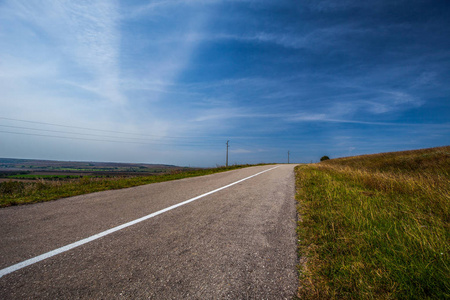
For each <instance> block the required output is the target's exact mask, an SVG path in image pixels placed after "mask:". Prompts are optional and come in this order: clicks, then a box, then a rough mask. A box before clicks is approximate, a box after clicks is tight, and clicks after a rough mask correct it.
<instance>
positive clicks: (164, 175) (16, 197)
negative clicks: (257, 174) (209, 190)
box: [0, 159, 248, 207]
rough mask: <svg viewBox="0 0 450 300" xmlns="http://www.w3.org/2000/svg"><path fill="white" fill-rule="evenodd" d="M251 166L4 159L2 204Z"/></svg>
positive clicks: (0, 186)
mask: <svg viewBox="0 0 450 300" xmlns="http://www.w3.org/2000/svg"><path fill="white" fill-rule="evenodd" d="M22 166H25V167H22ZM247 166H248V165H234V166H230V167H217V168H210V169H199V168H186V167H176V166H166V165H145V164H116V163H83V162H80V163H78V162H74V163H70V162H51V161H31V160H26V161H25V160H11V159H0V170H1V171H0V174H1V176H3V178H2V182H0V207H5V206H11V205H21V204H29V203H36V202H43V201H50V200H56V199H60V198H64V197H70V196H76V195H81V194H87V193H93V192H98V191H105V190H112V189H121V188H127V187H133V186H138V185H143V184H149V183H156V182H163V181H169V180H176V179H181V178H186V177H194V176H202V175H208V174H212V173H217V172H223V171H228V170H233V169H238V168H243V167H247Z"/></svg>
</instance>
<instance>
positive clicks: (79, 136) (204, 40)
mask: <svg viewBox="0 0 450 300" xmlns="http://www.w3.org/2000/svg"><path fill="white" fill-rule="evenodd" d="M449 16H450V3H449V2H448V1H446V0H444V1H433V0H428V1H416V0H409V1H401V0H399V1H383V0H378V1H346V0H342V1H326V0H325V1H284V0H276V1H275V0H271V1H269V0H260V1H251V0H229V1H220V0H197V1H195V0H191V1H187V0H178V1H177V0H174V1H106V0H100V1H68V0H67V1H56V0H54V1H51V0H48V1H34V0H23V1H20V0H11V1H8V0H5V1H0V41H1V42H0V157H14V158H36V159H58V160H84V161H116V162H146V163H166V164H175V165H183V166H215V165H223V164H224V163H225V151H226V141H227V140H230V148H229V151H230V153H229V162H230V163H260V162H267V163H269V162H287V151H290V159H291V162H298V163H300V162H310V161H317V160H318V159H319V158H320V157H321V156H323V155H328V156H330V157H332V158H333V157H342V156H351V155H359V154H369V153H377V152H387V151H398V150H408V149H417V148H426V147H435V146H443V145H449V144H450V122H449V116H450V84H449V82H450V38H449V37H450V18H449Z"/></svg>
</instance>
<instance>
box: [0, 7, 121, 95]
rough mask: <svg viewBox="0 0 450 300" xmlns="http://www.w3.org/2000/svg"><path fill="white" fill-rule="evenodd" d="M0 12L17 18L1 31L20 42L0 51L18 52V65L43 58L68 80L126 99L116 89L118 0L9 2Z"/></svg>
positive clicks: (118, 40)
mask: <svg viewBox="0 0 450 300" xmlns="http://www.w3.org/2000/svg"><path fill="white" fill-rule="evenodd" d="M1 12H2V15H7V18H11V19H14V20H15V22H16V24H15V26H16V28H14V29H13V30H12V31H10V32H5V31H3V32H2V36H3V37H4V38H6V39H7V40H9V41H17V43H12V44H10V45H9V46H7V47H2V48H1V49H0V51H1V52H2V55H11V56H14V57H17V59H16V63H21V65H19V66H17V67H18V68H20V69H26V68H27V66H30V67H31V66H33V64H36V63H39V59H41V60H42V61H44V63H45V65H47V64H52V63H53V64H54V65H56V70H57V74H53V75H55V77H60V78H65V81H66V83H70V84H71V85H72V86H76V87H77V88H80V89H84V90H87V91H89V92H92V93H94V94H96V95H97V96H100V97H102V98H103V99H104V100H106V101H110V102H112V103H124V102H125V98H124V96H123V94H122V93H121V91H120V90H119V88H118V87H119V81H120V70H119V48H120V32H119V30H118V28H117V26H118V24H117V21H118V2H116V1H103V0H98V1H92V2H79V1H76V2H71V1H64V2H61V1H45V2H36V1H7V2H5V3H4V4H3V5H2V6H1ZM20 39H27V41H25V40H20ZM24 42H28V44H27V45H28V47H25V46H24V44H23V43H24ZM30 42H31V43H30ZM43 75H45V74H43ZM86 75H88V76H86ZM88 78H89V79H88ZM58 81H59V80H58V79H56V80H55V82H58Z"/></svg>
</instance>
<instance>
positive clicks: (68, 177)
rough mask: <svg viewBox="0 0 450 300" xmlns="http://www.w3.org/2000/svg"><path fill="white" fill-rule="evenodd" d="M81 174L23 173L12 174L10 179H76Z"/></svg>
mask: <svg viewBox="0 0 450 300" xmlns="http://www.w3.org/2000/svg"><path fill="white" fill-rule="evenodd" d="M80 177H82V176H80V175H34V174H22V175H11V176H8V178H9V179H74V178H80Z"/></svg>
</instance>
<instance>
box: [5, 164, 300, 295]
mask: <svg viewBox="0 0 450 300" xmlns="http://www.w3.org/2000/svg"><path fill="white" fill-rule="evenodd" d="M293 169H294V165H277V166H273V165H272V166H257V167H249V168H244V169H239V170H234V171H228V172H224V173H217V174H213V175H208V176H202V177H194V178H186V179H181V180H176V181H169V182H162V183H155V184H150V185H143V186H138V187H133V188H127V189H122V190H113V191H104V192H98V193H92V194H87V195H82V196H76V197H70V198H65V199H61V200H58V201H51V202H45V203H38V204H33V205H24V206H15V207H7V208H3V209H0V239H1V240H0V298H1V299H43V298H45V299H73V298H77V299H80V298H81V299H123V298H131V299H292V297H293V296H294V295H295V293H296V289H297V271H296V266H297V252H296V249H297V239H296V219H297V218H296V208H295V207H296V204H295V196H294V195H295V179H294V171H293Z"/></svg>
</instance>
